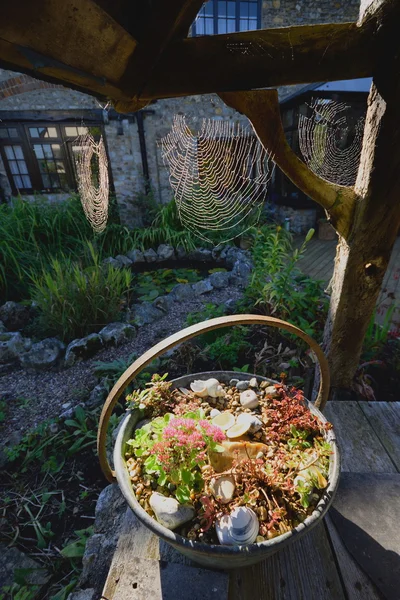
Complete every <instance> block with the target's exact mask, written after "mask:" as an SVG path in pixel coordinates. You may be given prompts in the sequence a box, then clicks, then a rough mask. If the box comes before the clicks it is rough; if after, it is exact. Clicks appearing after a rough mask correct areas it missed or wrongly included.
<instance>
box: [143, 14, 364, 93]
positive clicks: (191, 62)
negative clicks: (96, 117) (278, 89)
mask: <svg viewBox="0 0 400 600" xmlns="http://www.w3.org/2000/svg"><path fill="white" fill-rule="evenodd" d="M349 57H351V59H350V58H349ZM373 68H374V45H373V43H372V42H371V38H370V36H368V35H365V32H364V31H363V30H362V29H361V28H359V27H357V25H356V24H355V23H343V24H329V25H304V26H298V27H283V28H279V29H266V30H260V31H248V32H244V33H234V34H227V35H218V36H204V37H198V38H189V39H185V40H180V41H178V42H176V43H175V44H172V45H171V46H170V48H169V49H168V51H167V52H166V53H165V55H164V56H163V58H162V60H161V61H160V63H159V65H158V67H157V68H156V69H155V71H154V72H153V74H152V76H151V77H150V78H149V80H148V82H147V85H146V86H145V89H144V91H143V97H144V98H153V97H168V96H184V95H190V94H205V93H209V92H215V91H216V90H218V91H235V90H246V89H255V88H261V87H275V86H280V85H289V84H296V83H311V82H315V81H332V80H335V79H352V78H356V77H367V76H370V75H371V74H372V72H373Z"/></svg>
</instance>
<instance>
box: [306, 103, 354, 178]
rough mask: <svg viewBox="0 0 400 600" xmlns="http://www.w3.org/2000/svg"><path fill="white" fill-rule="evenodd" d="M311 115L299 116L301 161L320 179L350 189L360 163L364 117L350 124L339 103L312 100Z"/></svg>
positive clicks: (346, 109)
mask: <svg viewBox="0 0 400 600" xmlns="http://www.w3.org/2000/svg"><path fill="white" fill-rule="evenodd" d="M309 108H310V109H311V116H304V115H300V117H299V145H300V150H301V153H302V155H303V158H304V161H305V162H306V163H307V165H308V166H309V168H310V169H311V170H312V171H313V172H314V173H316V174H317V175H319V176H320V177H322V178H323V179H325V180H327V181H330V182H331V183H336V184H339V185H346V186H353V185H354V184H355V181H356V177H357V171H358V167H359V164H360V155H361V147H362V140H363V132H364V118H359V119H358V120H357V121H356V122H355V123H354V124H352V123H351V108H350V107H349V106H348V105H347V104H345V103H343V102H335V101H333V100H327V99H323V100H321V99H317V100H314V101H313V102H312V103H311V105H310V106H309Z"/></svg>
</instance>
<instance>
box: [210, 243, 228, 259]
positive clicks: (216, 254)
mask: <svg viewBox="0 0 400 600" xmlns="http://www.w3.org/2000/svg"><path fill="white" fill-rule="evenodd" d="M225 249H226V246H223V245H220V246H215V248H213V249H212V250H211V256H212V258H213V260H215V261H216V262H223V261H224V260H225V255H226V250H225ZM224 251H225V255H224V257H222V256H221V255H222V253H223V252H224Z"/></svg>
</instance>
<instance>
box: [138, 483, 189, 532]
mask: <svg viewBox="0 0 400 600" xmlns="http://www.w3.org/2000/svg"><path fill="white" fill-rule="evenodd" d="M149 504H150V506H151V508H152V510H153V512H154V514H155V516H156V519H157V521H158V522H159V523H161V525H164V527H166V528H167V529H171V530H174V529H176V528H177V527H179V526H180V525H183V524H184V523H186V522H187V521H190V519H193V517H194V514H195V513H194V510H193V508H191V507H190V506H186V505H184V504H179V502H178V500H175V498H167V497H166V496H163V495H162V494H159V493H158V492H153V493H152V494H151V496H150V500H149Z"/></svg>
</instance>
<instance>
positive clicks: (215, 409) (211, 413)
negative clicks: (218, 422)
mask: <svg viewBox="0 0 400 600" xmlns="http://www.w3.org/2000/svg"><path fill="white" fill-rule="evenodd" d="M220 414H221V411H220V410H218V408H213V409H212V411H211V412H210V417H211V418H212V419H213V418H214V417H216V416H218V415H220Z"/></svg>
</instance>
